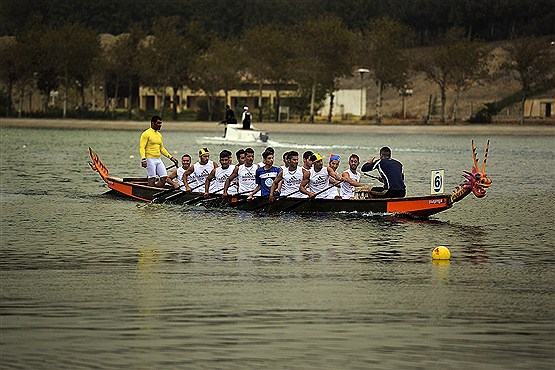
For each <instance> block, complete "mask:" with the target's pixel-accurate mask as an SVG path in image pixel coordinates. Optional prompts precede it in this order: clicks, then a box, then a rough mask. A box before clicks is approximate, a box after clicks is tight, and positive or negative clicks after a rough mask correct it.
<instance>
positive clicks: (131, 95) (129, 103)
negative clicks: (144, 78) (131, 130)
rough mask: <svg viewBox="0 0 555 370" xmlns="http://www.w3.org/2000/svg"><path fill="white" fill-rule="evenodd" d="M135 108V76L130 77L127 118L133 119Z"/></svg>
mask: <svg viewBox="0 0 555 370" xmlns="http://www.w3.org/2000/svg"><path fill="white" fill-rule="evenodd" d="M132 110H133V78H132V77H131V78H130V79H129V94H128V95H127V119H131V111H132Z"/></svg>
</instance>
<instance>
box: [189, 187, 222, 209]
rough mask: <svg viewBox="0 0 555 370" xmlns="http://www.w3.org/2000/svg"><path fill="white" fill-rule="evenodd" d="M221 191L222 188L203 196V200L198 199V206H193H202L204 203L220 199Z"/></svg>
mask: <svg viewBox="0 0 555 370" xmlns="http://www.w3.org/2000/svg"><path fill="white" fill-rule="evenodd" d="M222 190H224V188H221V189H218V190H216V191H215V192H213V193H208V195H203V196H202V198H204V199H200V200H199V201H198V204H195V205H198V206H204V205H205V204H206V203H208V202H210V201H212V200H214V199H215V198H217V197H221V195H222V194H221V193H220V191H222Z"/></svg>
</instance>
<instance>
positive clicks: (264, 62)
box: [241, 25, 295, 121]
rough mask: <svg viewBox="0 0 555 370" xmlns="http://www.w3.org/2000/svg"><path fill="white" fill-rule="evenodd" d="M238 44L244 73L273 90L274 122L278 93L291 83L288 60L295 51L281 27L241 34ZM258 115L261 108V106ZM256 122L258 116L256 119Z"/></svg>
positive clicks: (291, 66)
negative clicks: (268, 85) (270, 85)
mask: <svg viewBox="0 0 555 370" xmlns="http://www.w3.org/2000/svg"><path fill="white" fill-rule="evenodd" d="M241 45H242V47H243V50H244V51H243V53H244V57H245V61H246V63H247V66H248V67H247V70H248V71H249V72H250V73H251V74H252V76H253V77H254V80H255V82H257V83H258V84H259V86H261V84H263V83H265V82H268V83H270V84H272V85H273V86H274V89H275V91H276V101H275V112H276V117H275V120H276V121H278V119H279V118H278V117H277V114H278V112H279V105H280V101H279V99H280V90H281V89H282V86H283V85H284V84H285V83H287V82H288V81H289V80H291V70H292V68H293V65H291V60H293V57H294V53H295V50H294V49H293V48H291V44H290V36H289V35H288V32H287V30H285V29H284V28H283V27H276V26H273V25H262V26H256V27H253V28H250V29H248V30H247V31H246V32H245V34H244V35H243V38H242V42H241ZM268 108H270V107H268ZM259 112H260V113H261V112H262V107H261V106H260V111H259ZM259 120H261V117H260V116H259Z"/></svg>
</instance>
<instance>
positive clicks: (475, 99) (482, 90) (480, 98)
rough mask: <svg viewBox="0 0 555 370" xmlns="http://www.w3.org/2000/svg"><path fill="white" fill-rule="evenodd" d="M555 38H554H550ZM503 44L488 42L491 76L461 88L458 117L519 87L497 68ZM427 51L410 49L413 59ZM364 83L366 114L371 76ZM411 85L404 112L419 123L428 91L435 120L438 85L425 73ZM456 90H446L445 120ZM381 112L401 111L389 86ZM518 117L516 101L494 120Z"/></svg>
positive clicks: (356, 84) (372, 91)
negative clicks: (365, 87)
mask: <svg viewBox="0 0 555 370" xmlns="http://www.w3.org/2000/svg"><path fill="white" fill-rule="evenodd" d="M553 39H555V38H553ZM547 41H548V42H546V45H549V40H547ZM503 46H504V43H492V44H488V46H487V47H488V48H489V50H491V55H492V58H491V61H490V65H489V67H490V71H491V72H492V75H493V76H494V77H493V78H492V80H491V81H487V82H483V83H482V84H477V85H475V86H473V87H471V88H469V89H468V90H466V91H464V92H463V93H462V94H461V96H460V100H459V113H458V117H459V119H460V120H467V119H468V118H469V117H470V116H471V115H472V113H473V112H474V113H475V112H476V111H477V110H479V109H480V108H482V107H483V105H484V104H485V103H492V102H496V101H499V100H501V99H503V98H506V97H507V96H510V95H512V94H515V93H517V92H518V91H519V90H520V86H519V84H518V83H517V82H516V81H515V80H514V79H513V78H512V77H511V75H510V74H509V73H508V72H504V71H500V69H499V65H500V64H501V63H502V61H503V60H505V58H506V52H505V51H504V50H503ZM551 48H552V49H553V50H552V53H553V54H555V47H553V46H552V47H551ZM425 52H426V49H425V48H419V49H414V50H411V51H410V55H411V56H413V57H414V58H418V56H419V55H422V54H423V53H425ZM364 84H365V86H368V105H367V112H368V114H369V116H373V115H374V114H375V103H376V91H377V89H376V85H375V83H374V81H373V80H372V79H371V78H370V77H365V82H364ZM410 87H411V88H412V90H413V95H412V96H411V97H408V98H406V100H405V104H406V114H407V117H408V120H412V121H416V122H421V121H422V119H423V117H424V116H425V115H426V114H427V111H428V101H429V97H430V94H431V95H432V96H433V99H434V97H435V101H436V104H435V106H436V115H434V116H432V120H434V119H438V117H437V115H438V114H439V109H440V106H441V102H440V93H439V87H438V86H437V85H436V84H434V83H432V82H430V81H428V80H426V78H425V76H424V74H422V73H419V74H416V75H414V76H413V77H412V79H411V85H410ZM341 88H346V89H358V88H360V77H358V76H357V77H355V78H352V79H348V80H345V81H342V82H341ZM541 96H549V97H555V89H551V90H550V91H547V92H545V93H542V94H541ZM454 98H455V93H454V92H453V91H448V93H447V104H446V121H448V120H449V119H450V118H451V115H452V112H453V103H454ZM382 107H383V108H382V114H383V115H384V119H385V120H387V119H388V118H390V117H394V116H398V117H400V116H401V113H402V101H401V97H400V96H399V94H398V92H397V90H396V89H392V88H389V89H387V90H386V91H385V93H384V100H383V105H382ZM518 116H519V106H518V104H515V105H512V106H509V107H507V108H504V109H503V110H502V111H501V112H500V114H499V115H498V116H497V117H495V120H503V121H518Z"/></svg>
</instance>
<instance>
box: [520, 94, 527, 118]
mask: <svg viewBox="0 0 555 370" xmlns="http://www.w3.org/2000/svg"><path fill="white" fill-rule="evenodd" d="M525 102H526V94H522V101H521V102H520V125H521V126H523V125H524V103H525Z"/></svg>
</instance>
